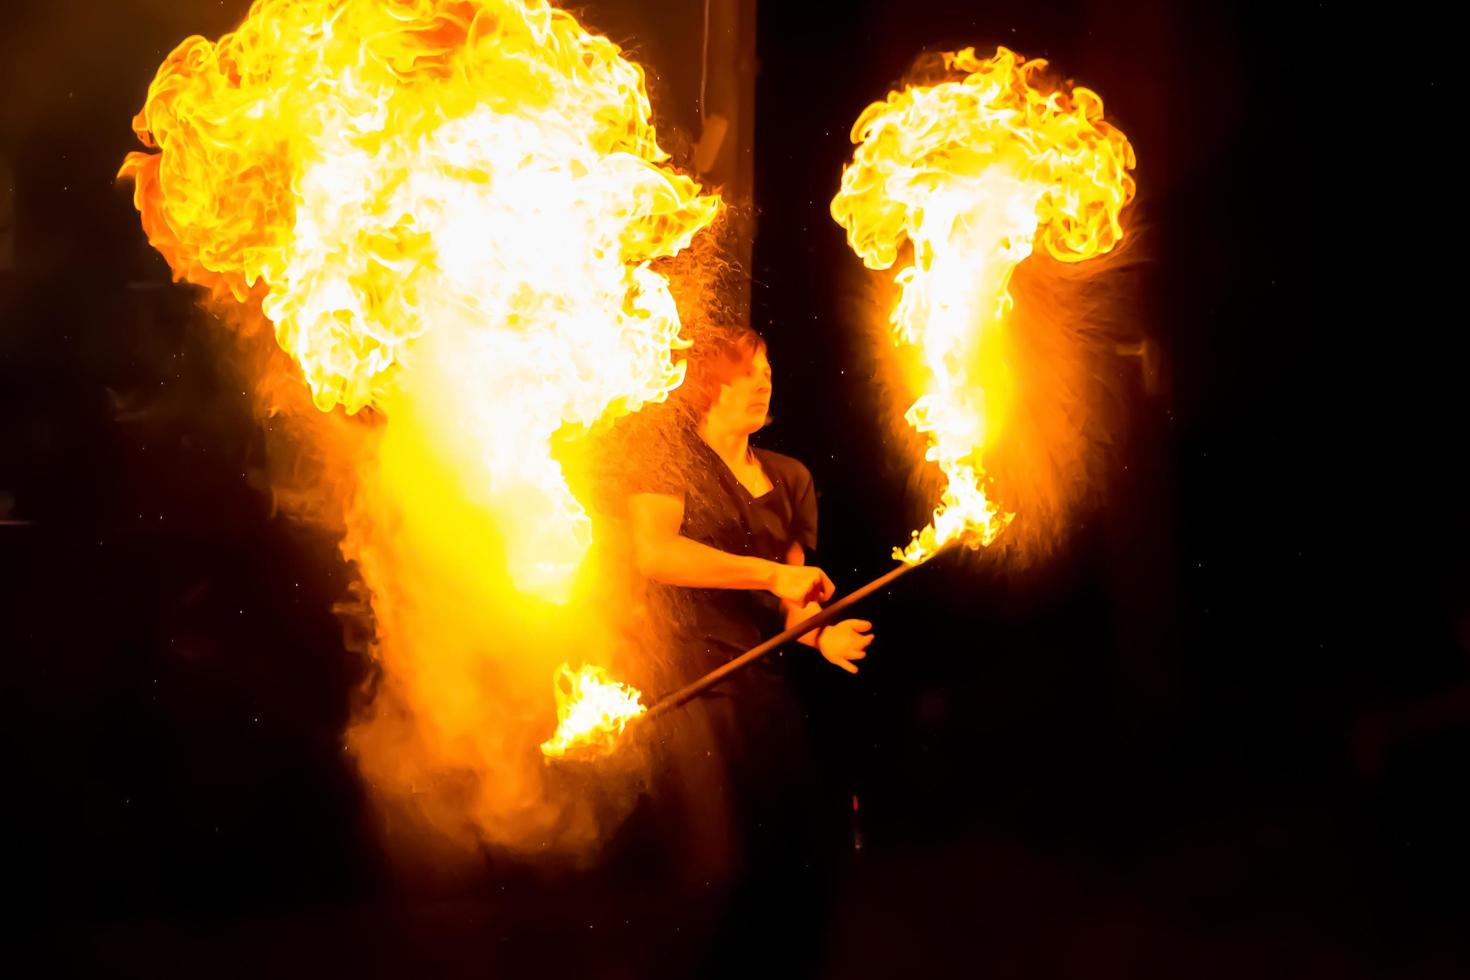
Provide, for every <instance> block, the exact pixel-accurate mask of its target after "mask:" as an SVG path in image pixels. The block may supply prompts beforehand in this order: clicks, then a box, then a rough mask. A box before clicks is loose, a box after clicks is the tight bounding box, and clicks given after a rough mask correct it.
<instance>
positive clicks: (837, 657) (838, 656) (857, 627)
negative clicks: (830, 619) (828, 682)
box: [817, 619, 873, 674]
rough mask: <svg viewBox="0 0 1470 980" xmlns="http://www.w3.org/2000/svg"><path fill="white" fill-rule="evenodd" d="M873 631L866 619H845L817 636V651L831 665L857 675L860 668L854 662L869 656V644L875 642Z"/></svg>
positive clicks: (871, 625)
mask: <svg viewBox="0 0 1470 980" xmlns="http://www.w3.org/2000/svg"><path fill="white" fill-rule="evenodd" d="M872 630H873V624H872V623H870V622H868V621H867V620H866V619H844V620H843V621H842V622H840V623H833V624H832V625H831V626H828V627H826V628H825V629H823V630H822V632H821V633H820V634H819V635H818V636H817V649H818V650H820V651H822V656H823V657H824V658H826V660H827V661H828V662H829V663H832V664H836V665H837V666H838V667H841V668H842V669H843V670H845V671H847V672H848V673H849V674H856V673H857V672H858V668H857V664H855V663H853V661H854V660H862V659H863V658H864V657H866V656H867V655H868V644H869V643H872V642H873V633H872Z"/></svg>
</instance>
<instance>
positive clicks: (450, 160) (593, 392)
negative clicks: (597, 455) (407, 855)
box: [121, 0, 721, 848]
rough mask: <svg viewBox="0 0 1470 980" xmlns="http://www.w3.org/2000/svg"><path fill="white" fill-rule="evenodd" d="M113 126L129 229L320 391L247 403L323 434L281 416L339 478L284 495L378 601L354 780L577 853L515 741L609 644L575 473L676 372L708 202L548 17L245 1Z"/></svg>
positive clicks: (710, 209)
mask: <svg viewBox="0 0 1470 980" xmlns="http://www.w3.org/2000/svg"><path fill="white" fill-rule="evenodd" d="M134 129H135V131H136V132H137V134H138V137H139V139H140V140H141V141H142V142H143V143H144V145H145V146H146V147H148V148H149V150H150V151H152V152H135V153H131V154H129V155H128V157H127V160H126V161H125V163H124V164H123V167H122V171H121V175H122V176H124V177H127V178H130V179H132V180H133V181H134V183H135V201H136V204H137V207H138V210H139V211H140V212H141V214H142V220H143V225H144V228H145V230H146V232H147V234H148V238H149V241H150V242H151V243H152V244H153V245H154V246H155V247H156V248H157V249H158V250H159V251H160V252H161V253H162V254H163V255H164V256H165V257H166V258H167V260H168V262H169V264H170V266H171V267H172V269H173V270H174V273H175V276H176V277H177V278H179V279H184V280H187V281H189V282H191V283H195V284H198V285H200V286H203V287H205V288H207V289H208V290H209V291H210V293H211V295H212V297H213V299H214V300H215V301H217V302H218V303H220V304H223V305H225V306H232V307H234V309H235V312H236V313H237V314H238V315H239V317H240V318H242V319H245V320H250V319H251V318H254V319H255V320H256V321H257V322H260V320H261V318H263V319H264V321H267V322H268V324H269V329H270V332H271V334H273V336H274V339H275V341H276V342H277V344H278V345H279V347H280V349H281V350H283V351H284V352H285V353H286V354H288V355H289V356H290V361H289V362H287V368H288V370H289V373H290V376H291V378H295V379H299V382H300V385H298V387H300V386H302V385H304V389H303V390H304V391H305V390H309V396H310V404H311V405H313V406H314V408H308V407H306V400H305V399H304V398H298V399H297V401H298V402H300V403H301V404H300V405H299V406H297V405H293V404H292V400H291V398H290V397H289V396H280V395H272V396H271V397H270V401H271V403H270V404H268V405H267V406H266V408H267V409H268V410H269V411H271V412H276V413H279V412H288V413H289V412H292V411H296V412H298V413H300V414H302V415H303V416H304V415H305V414H310V413H316V414H318V415H321V414H322V413H327V415H329V416H330V417H332V418H337V419H343V420H344V421H343V422H341V423H334V427H333V428H328V427H323V426H321V425H319V424H317V423H310V424H308V425H305V426H304V427H303V428H304V430H305V431H308V432H313V433H316V434H317V436H316V438H317V444H316V445H315V446H313V447H312V449H313V450H314V451H315V452H316V453H318V454H320V455H324V456H326V457H328V459H327V461H326V463H325V464H324V465H322V466H321V467H320V469H321V471H323V472H334V473H342V472H345V473H348V474H350V477H349V478H347V479H344V480H342V481H340V482H325V481H324V482H322V483H321V485H320V486H318V487H314V488H310V489H309V492H316V493H319V494H328V495H331V503H332V505H333V506H334V507H335V509H336V511H337V519H338V520H339V521H340V530H341V531H342V534H343V544H342V549H343V553H344V555H345V556H346V557H347V558H348V559H350V560H352V561H354V562H355V563H356V565H357V567H358V569H359V572H360V574H361V577H362V580H363V583H364V585H365V586H366V588H367V590H368V592H369V593H370V597H371V619H372V626H373V630H372V633H371V638H370V639H369V640H368V641H367V642H366V644H365V645H366V646H368V647H369V648H370V649H371V652H372V653H373V655H374V658H375V661H376V664H377V666H378V668H379V670H378V676H377V680H376V683H375V685H374V687H373V689H372V693H371V697H370V698H369V700H368V702H367V703H366V704H365V705H364V706H363V707H362V708H361V709H360V710H359V712H358V716H357V718H356V719H355V721H354V723H353V727H352V730H351V732H350V735H349V744H350V746H351V748H352V750H353V751H354V752H355V754H356V755H357V758H358V761H359V764H360V766H361V768H362V770H363V772H364V774H365V776H366V777H367V779H368V780H369V782H370V783H371V784H373V785H374V786H375V787H376V788H377V789H378V790H379V791H380V794H381V795H382V797H383V798H385V799H386V800H389V801H397V802H398V803H401V804H403V805H404V808H405V809H406V810H409V811H412V812H414V813H415V814H417V816H419V817H422V818H424V819H427V821H428V822H429V823H431V824H433V825H435V826H436V827H437V828H438V829H440V830H446V831H450V832H453V833H463V834H467V835H470V836H475V837H478V838H479V839H485V840H491V841H494V842H497V843H503V844H508V845H511V846H519V847H527V848H539V847H545V846H547V839H548V838H549V837H554V836H556V835H557V834H563V835H564V836H565V835H573V836H576V835H582V836H586V833H587V828H586V827H585V826H583V825H578V826H575V827H573V828H572V829H570V830H568V829H567V828H568V825H569V819H568V818H567V816H566V814H565V813H560V812H557V809H556V808H555V807H548V806H546V805H544V800H543V799H542V794H543V789H544V787H543V786H542V785H541V780H542V777H541V775H540V774H539V773H540V769H539V768H538V766H537V764H538V761H539V758H540V756H539V753H538V752H537V751H536V747H537V744H538V742H539V737H544V731H545V730H544V727H543V726H544V719H545V714H544V708H545V701H546V697H547V683H546V682H547V680H548V679H549V678H551V677H552V676H553V673H554V670H553V668H554V665H555V664H557V663H559V662H561V661H564V660H567V659H571V654H572V653H573V652H574V651H575V653H576V654H577V655H578V656H579V657H581V656H587V657H591V658H595V659H603V660H604V662H605V661H606V660H608V659H612V658H615V657H616V656H617V655H618V652H619V640H618V639H617V635H616V633H617V631H616V630H615V629H612V628H610V627H609V623H610V621H611V619H610V617H611V613H609V611H608V609H607V608H606V607H607V606H609V605H610V604H609V603H608V602H607V591H608V586H607V584H606V580H607V579H608V577H609V575H610V574H611V573H609V571H608V569H606V568H603V569H600V570H591V569H589V566H590V565H595V564H596V558H595V556H594V557H592V558H589V557H588V555H589V547H591V545H592V543H593V535H592V518H591V517H590V516H589V513H588V508H587V506H585V505H584V502H583V501H580V500H579V499H578V498H577V496H575V495H574V494H573V492H572V490H571V489H570V486H571V485H572V484H571V483H569V476H570V475H573V474H571V473H570V469H575V468H576V467H577V466H578V465H579V464H578V460H579V458H580V457H579V453H578V446H579V440H581V439H583V437H585V436H586V435H587V433H589V432H590V431H592V430H594V429H595V428H596V427H598V426H599V425H602V424H605V423H606V422H607V421H609V420H610V419H612V418H613V417H615V416H617V415H620V414H623V413H627V412H631V411H635V410H637V409H638V408H639V407H640V406H642V405H644V404H646V403H649V402H652V401H658V400H661V399H663V398H664V397H665V396H666V395H667V393H668V392H669V391H670V390H672V389H673V388H675V387H677V386H678V385H679V384H680V382H681V380H682V377H683V364H682V362H681V361H680V360H679V358H678V356H677V352H678V350H679V349H680V348H681V347H682V346H683V345H684V340H683V339H682V337H681V325H680V318H679V314H678V312H677V310H676V307H675V302H674V296H673V294H672V292H671V290H670V283H669V279H668V276H667V275H665V274H664V272H663V271H661V267H660V265H659V263H660V262H662V261H667V260H668V259H669V258H670V257H672V256H675V255H676V254H678V253H680V252H681V251H683V250H685V249H686V248H687V247H688V246H689V245H690V243H691V241H692V240H693V238H694V236H695V235H696V234H698V233H699V232H700V231H701V230H702V229H705V228H706V227H707V226H709V225H710V224H711V223H712V222H713V221H714V220H715V219H716V217H717V215H718V213H719V210H720V208H721V203H720V200H719V198H718V196H716V195H714V194H710V193H706V192H703V191H702V189H701V188H700V186H699V185H698V184H697V183H695V182H694V181H693V180H692V179H690V178H689V177H687V176H685V175H683V174H681V173H680V172H678V171H676V170H675V169H674V168H672V167H671V166H669V165H668V163H667V155H666V154H665V153H664V152H663V151H662V150H661V149H660V147H659V144H658V141H657V137H656V133H655V130H654V126H653V124H652V121H651V111H650V105H649V99H648V94H647V91H646V88H645V84H644V76H643V72H642V69H641V68H640V67H639V66H638V65H637V64H635V63H633V62H632V61H630V60H628V59H627V58H626V57H625V56H624V55H623V53H622V52H621V51H620V50H619V48H618V47H617V46H616V45H615V44H614V43H612V42H611V41H609V40H607V39H606V38H603V37H600V36H597V35H595V34H593V33H590V32H589V31H587V30H586V29H584V28H583V27H582V26H581V25H580V24H579V23H578V22H577V20H576V19H575V18H574V17H573V16H572V15H571V14H569V13H567V12H565V11H561V10H558V9H554V8H552V7H551V6H550V5H549V4H547V3H546V2H544V0H257V2H256V3H255V4H254V5H253V6H252V7H251V9H250V12H249V14H248V15H247V17H246V19H245V21H244V23H243V24H241V26H240V27H239V28H238V29H237V30H235V31H234V32H232V33H230V34H227V35H225V36H224V37H222V38H220V39H219V40H218V41H216V42H211V41H209V40H206V39H204V38H202V37H192V38H189V39H187V40H185V41H184V42H183V43H181V44H180V45H179V46H178V47H177V48H176V49H175V50H174V51H173V52H172V53H171V54H170V55H169V56H168V58H167V60H166V61H165V62H164V64H163V66H162V67H161V68H160V69H159V72H158V74H157V77H156V78H155V80H154V81H153V84H152V86H151V87H150V89H149V92H148V98H147V102H146V104H145V106H144V107H143V109H142V111H141V112H140V113H139V114H138V115H137V117H136V118H135V120H134ZM271 370H273V371H276V372H277V374H282V373H283V372H281V371H280V370H279V369H278V368H272V369H271ZM257 380H258V381H259V383H260V387H261V388H262V390H271V391H273V392H280V391H282V390H289V388H290V384H289V383H285V384H284V385H283V378H282V377H272V378H264V377H262V378H259V379H257ZM348 417H350V419H349V418H348ZM349 423H350V424H349ZM344 427H349V428H352V429H353V432H354V435H353V437H352V438H350V439H337V438H335V437H333V438H326V437H322V436H321V433H324V432H328V431H334V432H335V431H341V430H343V428H344ZM569 468H570V469H569ZM314 509H317V510H320V509H322V503H321V501H320V500H318V501H316V503H315V506H314ZM614 577H615V576H614ZM611 605H616V603H612V604H611ZM538 736H539V737H538ZM570 823H572V824H575V823H576V821H575V820H573V821H570ZM584 823H585V821H584Z"/></svg>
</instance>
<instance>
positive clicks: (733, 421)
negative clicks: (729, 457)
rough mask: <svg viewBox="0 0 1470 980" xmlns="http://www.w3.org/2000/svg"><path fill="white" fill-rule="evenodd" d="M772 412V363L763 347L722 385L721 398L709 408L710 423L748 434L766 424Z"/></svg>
mask: <svg viewBox="0 0 1470 980" xmlns="http://www.w3.org/2000/svg"><path fill="white" fill-rule="evenodd" d="M770 411H771V362H770V360H769V359H767V357H766V350H765V348H764V347H761V348H759V349H758V350H756V352H755V354H754V355H753V356H752V357H751V358H750V359H749V360H748V361H747V362H746V363H745V365H744V366H743V367H741V368H737V369H736V372H735V375H734V377H732V378H731V379H730V380H729V381H728V382H726V383H725V384H723V385H721V386H720V395H719V397H718V398H716V399H715V403H714V405H713V406H712V407H711V408H710V421H712V422H714V423H716V424H717V425H719V426H720V427H721V428H724V429H730V430H733V431H736V432H743V433H745V434H746V435H749V434H750V433H752V432H755V431H756V430H758V429H759V428H760V427H761V426H763V425H765V424H766V416H767V415H769V414H770Z"/></svg>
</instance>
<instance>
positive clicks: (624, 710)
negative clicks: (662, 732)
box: [541, 664, 648, 758]
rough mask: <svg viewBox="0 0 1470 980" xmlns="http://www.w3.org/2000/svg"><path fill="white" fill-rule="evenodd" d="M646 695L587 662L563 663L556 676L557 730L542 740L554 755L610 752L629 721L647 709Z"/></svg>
mask: <svg viewBox="0 0 1470 980" xmlns="http://www.w3.org/2000/svg"><path fill="white" fill-rule="evenodd" d="M647 710H648V708H647V706H645V705H644V704H643V695H642V694H640V693H639V692H638V690H637V689H635V688H633V687H632V686H630V685H628V684H623V683H620V682H619V681H616V680H613V678H612V675H610V674H609V673H608V672H607V671H606V670H604V669H603V668H601V667H598V666H595V665H592V664H588V665H585V666H583V667H582V668H581V669H580V670H575V671H574V670H572V669H571V667H570V666H569V665H567V664H563V665H562V667H561V669H560V670H559V671H558V672H557V678H556V714H557V718H559V719H560V721H559V723H558V724H557V726H556V734H554V735H552V737H551V738H550V739H548V740H547V741H545V742H543V743H541V751H542V752H544V753H546V755H547V756H549V757H551V758H560V757H562V756H566V755H569V754H573V753H576V754H586V753H598V752H610V751H612V749H613V748H615V747H616V745H617V741H618V738H619V737H620V736H621V735H622V734H623V730H624V729H625V728H627V726H628V722H630V721H632V720H633V719H634V718H637V717H638V716H639V715H641V714H643V713H644V712H645V711H647Z"/></svg>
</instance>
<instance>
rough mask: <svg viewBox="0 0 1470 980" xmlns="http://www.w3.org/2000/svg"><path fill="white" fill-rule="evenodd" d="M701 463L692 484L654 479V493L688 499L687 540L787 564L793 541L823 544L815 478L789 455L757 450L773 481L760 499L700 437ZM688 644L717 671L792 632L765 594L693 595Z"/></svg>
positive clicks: (694, 450) (696, 441) (694, 442)
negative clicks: (784, 632)
mask: <svg viewBox="0 0 1470 980" xmlns="http://www.w3.org/2000/svg"><path fill="white" fill-rule="evenodd" d="M689 443H690V447H689V452H690V453H691V455H692V457H693V459H692V462H693V465H691V466H690V467H689V471H688V476H687V481H688V485H686V486H678V485H676V484H674V483H671V482H662V483H661V482H660V481H658V480H657V479H652V480H650V481H649V484H648V485H647V487H646V489H647V491H648V492H651V493H668V494H673V495H682V496H683V498H684V521H683V524H682V525H681V526H680V528H679V533H681V534H683V535H684V536H685V537H688V538H690V539H692V540H694V541H698V542H700V543H701V544H707V545H709V546H710V547H712V548H718V549H719V550H721V551H726V552H730V553H731V554H736V555H753V556H755V557H757V558H765V559H767V560H769V561H778V562H784V561H785V560H786V554H787V552H788V550H789V549H790V547H791V545H792V543H798V544H800V545H801V546H802V547H803V548H805V549H807V550H808V551H810V550H811V549H813V548H815V547H816V546H817V496H816V490H815V489H814V487H813V485H812V475H811V472H810V471H808V470H807V468H806V467H805V466H803V465H802V464H801V463H800V462H798V461H797V460H794V459H792V458H791V457H790V456H783V455H782V454H781V453H775V452H771V451H769V450H765V449H755V450H754V452H755V456H756V459H758V460H759V461H760V464H761V468H762V469H763V470H765V473H766V476H767V478H769V480H770V481H771V489H770V490H768V491H767V492H766V493H764V494H762V495H760V496H759V497H757V496H754V495H753V494H751V492H750V491H749V490H747V489H746V488H745V485H744V484H742V483H741V482H740V481H739V480H738V479H736V477H735V474H734V473H733V472H731V470H730V467H729V466H727V465H726V464H725V461H724V460H722V459H720V457H719V455H718V454H716V453H715V451H714V450H713V449H711V448H710V447H709V445H708V444H707V443H706V442H705V441H704V440H703V439H700V438H698V437H693V438H691V439H690V440H689ZM684 591H685V592H686V593H687V595H686V598H687V599H688V600H689V603H688V604H689V607H690V617H689V626H688V627H687V628H686V630H685V633H686V639H687V640H688V641H689V645H691V646H693V647H694V648H695V649H696V650H698V652H699V653H700V655H701V657H702V658H703V659H705V660H706V663H705V664H703V665H700V666H703V667H704V668H705V669H712V668H713V667H715V666H718V665H719V664H721V663H724V662H725V661H727V660H729V659H730V658H731V657H733V656H736V655H738V654H740V653H742V652H744V651H745V650H748V649H749V648H751V647H753V646H756V645H757V644H759V643H760V642H761V641H763V640H766V639H768V638H770V637H771V636H774V635H775V634H777V633H779V632H780V631H781V630H782V629H784V628H785V625H786V622H785V614H784V611H783V610H782V608H781V601H780V600H779V599H777V598H776V597H775V596H774V595H772V594H771V593H769V592H766V591H764V590H745V589H688V590H684Z"/></svg>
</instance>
